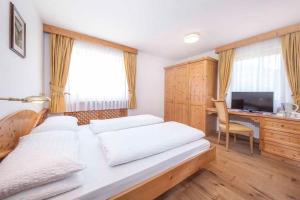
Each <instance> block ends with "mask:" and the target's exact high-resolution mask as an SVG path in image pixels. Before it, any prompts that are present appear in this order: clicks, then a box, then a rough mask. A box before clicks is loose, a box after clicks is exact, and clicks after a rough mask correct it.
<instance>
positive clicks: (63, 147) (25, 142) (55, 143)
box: [0, 130, 79, 165]
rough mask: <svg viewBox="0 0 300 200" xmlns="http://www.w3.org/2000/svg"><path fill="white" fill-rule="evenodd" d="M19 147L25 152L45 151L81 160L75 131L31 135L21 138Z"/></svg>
mask: <svg viewBox="0 0 300 200" xmlns="http://www.w3.org/2000/svg"><path fill="white" fill-rule="evenodd" d="M18 147H19V148H21V147H22V149H23V151H25V152H31V151H32V150H34V149H36V150H39V149H43V150H45V151H47V152H51V154H52V155H64V156H66V157H69V158H71V159H74V160H78V159H79V138H78V135H77V133H76V132H73V131H58V130H56V131H45V132H39V133H35V134H29V135H26V136H23V137H21V138H20V141H19V144H18ZM0 165H1V164H0Z"/></svg>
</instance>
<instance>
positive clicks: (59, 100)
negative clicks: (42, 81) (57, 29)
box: [50, 34, 74, 113]
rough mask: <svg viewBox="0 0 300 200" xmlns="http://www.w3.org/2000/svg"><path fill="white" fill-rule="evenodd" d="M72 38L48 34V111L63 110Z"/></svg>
mask: <svg viewBox="0 0 300 200" xmlns="http://www.w3.org/2000/svg"><path fill="white" fill-rule="evenodd" d="M73 43H74V39H72V38H68V37H65V36H62V35H57V34H51V35H50V50H51V82H50V93H51V102H50V112H54V113H59V112H65V110H66V109H65V107H66V106H65V98H64V90H65V85H66V82H67V77H68V72H69V65H70V60H71V53H72V48H73Z"/></svg>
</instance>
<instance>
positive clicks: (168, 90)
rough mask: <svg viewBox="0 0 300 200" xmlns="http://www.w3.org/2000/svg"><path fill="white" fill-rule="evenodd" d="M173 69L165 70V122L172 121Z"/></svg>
mask: <svg viewBox="0 0 300 200" xmlns="http://www.w3.org/2000/svg"><path fill="white" fill-rule="evenodd" d="M174 84H175V69H174V68H170V69H166V70H165V115H164V118H165V121H174V117H175V116H174V87H175V85H174Z"/></svg>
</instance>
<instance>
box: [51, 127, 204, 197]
mask: <svg viewBox="0 0 300 200" xmlns="http://www.w3.org/2000/svg"><path fill="white" fill-rule="evenodd" d="M78 136H79V138H80V143H81V147H82V148H80V156H81V158H82V161H83V162H84V163H85V164H86V168H85V169H84V170H83V171H81V172H79V173H81V174H82V186H81V187H79V188H77V189H75V190H73V191H70V192H67V193H65V194H62V195H59V196H57V197H54V198H51V199H52V200H65V199H80V200H96V199H97V200H102V199H107V198H109V197H112V196H113V195H116V194H118V193H120V192H122V191H124V190H126V189H128V188H130V187H132V186H134V185H136V184H137V183H140V182H141V181H144V180H146V179H148V178H150V177H152V176H154V175H156V174H159V173H160V172H162V171H164V170H166V169H168V168H169V167H172V166H174V165H176V164H179V163H181V162H183V161H184V160H186V159H189V158H191V157H193V156H195V155H199V154H201V153H203V152H204V151H206V150H208V149H209V146H210V144H209V142H208V141H207V140H205V139H201V140H198V141H195V142H192V143H190V144H187V145H184V146H181V147H179V148H175V149H172V150H169V151H166V152H164V153H161V154H157V155H154V156H151V157H147V158H144V159H141V160H137V161H134V162H130V163H127V164H123V165H119V166H115V167H110V166H108V164H107V163H106V161H105V159H104V156H103V153H102V150H101V148H100V143H99V140H98V138H97V136H96V135H94V134H93V133H92V132H91V130H90V129H89V127H88V125H87V126H80V131H79V132H78Z"/></svg>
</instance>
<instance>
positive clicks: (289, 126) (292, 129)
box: [261, 118, 300, 135]
mask: <svg viewBox="0 0 300 200" xmlns="http://www.w3.org/2000/svg"><path fill="white" fill-rule="evenodd" d="M261 128H263V129H271V130H276V131H283V132H288V133H294V134H298V135H300V122H291V121H288V120H284V119H268V118H265V119H263V120H262V122H261Z"/></svg>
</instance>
